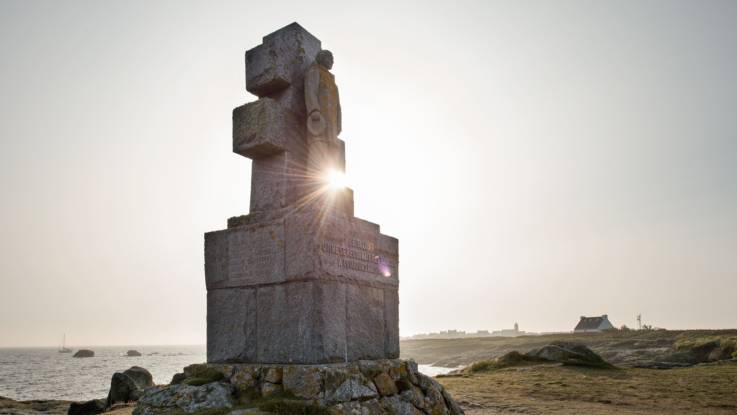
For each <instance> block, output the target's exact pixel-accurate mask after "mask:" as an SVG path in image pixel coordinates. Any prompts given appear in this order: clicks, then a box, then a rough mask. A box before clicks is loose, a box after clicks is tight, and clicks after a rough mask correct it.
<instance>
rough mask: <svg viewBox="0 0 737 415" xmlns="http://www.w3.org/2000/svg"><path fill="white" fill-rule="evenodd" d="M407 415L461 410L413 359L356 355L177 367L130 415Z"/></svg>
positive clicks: (151, 389) (454, 414)
mask: <svg viewBox="0 0 737 415" xmlns="http://www.w3.org/2000/svg"><path fill="white" fill-rule="evenodd" d="M215 410H216V411H217V413H219V414H220V413H222V414H228V413H230V414H234V415H235V414H253V415H256V414H331V415H343V414H346V415H347V414H361V415H372V414H390V415H394V414H402V415H404V414H407V415H422V414H427V415H439V414H446V415H456V414H463V410H462V409H461V408H460V407H459V406H458V404H456V402H455V401H454V400H453V398H451V396H450V394H448V392H446V391H445V389H444V388H443V386H442V385H440V384H439V383H438V382H437V381H435V380H434V379H433V378H431V377H428V376H426V375H423V374H422V373H419V371H418V370H417V364H416V363H415V362H414V361H411V360H409V361H407V360H401V359H386V360H361V361H358V362H353V363H336V364H325V365H287V364H273V365H266V364H221V363H203V364H195V365H190V366H187V367H186V368H184V373H180V374H177V375H175V376H174V379H173V380H172V384H171V385H161V386H154V387H152V388H148V389H146V391H145V393H144V396H143V397H142V398H141V399H140V400H139V401H138V406H137V407H136V409H135V410H134V412H133V414H134V415H157V414H171V413H182V412H184V413H196V412H201V411H215Z"/></svg>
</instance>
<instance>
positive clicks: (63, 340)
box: [59, 333, 72, 353]
mask: <svg viewBox="0 0 737 415" xmlns="http://www.w3.org/2000/svg"><path fill="white" fill-rule="evenodd" d="M66 343H67V334H66V333H64V337H62V338H61V348H60V349H59V353H71V352H72V349H67V344H66Z"/></svg>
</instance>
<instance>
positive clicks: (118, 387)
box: [0, 366, 154, 415]
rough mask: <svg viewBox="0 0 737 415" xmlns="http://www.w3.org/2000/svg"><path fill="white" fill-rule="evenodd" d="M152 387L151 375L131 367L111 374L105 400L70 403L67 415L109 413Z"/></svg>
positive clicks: (133, 400) (146, 371)
mask: <svg viewBox="0 0 737 415" xmlns="http://www.w3.org/2000/svg"><path fill="white" fill-rule="evenodd" d="M152 386H154V380H153V377H152V376H151V373H149V371H148V370H146V369H144V368H142V367H138V366H133V367H131V368H130V369H127V370H125V371H123V372H116V373H114V374H113V377H112V378H111V379H110V391H109V392H108V395H107V398H104V399H93V400H90V401H86V402H72V403H71V404H70V405H69V409H68V410H67V414H68V415H96V414H100V413H103V412H107V411H111V410H113V409H115V408H116V407H117V405H119V404H122V405H123V406H125V404H126V403H128V402H135V401H137V400H138V398H140V397H141V396H142V395H143V391H144V390H145V389H146V388H150V387H152ZM0 414H2V412H0Z"/></svg>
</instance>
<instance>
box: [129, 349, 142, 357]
mask: <svg viewBox="0 0 737 415" xmlns="http://www.w3.org/2000/svg"><path fill="white" fill-rule="evenodd" d="M125 355H126V356H128V357H138V356H141V352H139V351H138V350H128V351H127V352H126V353H125Z"/></svg>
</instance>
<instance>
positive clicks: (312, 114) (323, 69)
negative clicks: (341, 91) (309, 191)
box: [305, 50, 341, 174]
mask: <svg viewBox="0 0 737 415" xmlns="http://www.w3.org/2000/svg"><path fill="white" fill-rule="evenodd" d="M332 67H333V54H332V53H331V52H330V51H328V50H321V51H320V52H318V54H317V57H316V58H315V63H313V64H312V66H310V68H309V69H308V70H307V74H306V75H305V106H306V108H307V141H308V165H309V168H310V169H312V170H313V171H315V172H318V174H322V173H324V172H326V171H328V170H330V169H339V168H340V166H339V164H338V160H337V153H338V151H339V148H338V141H337V138H338V134H339V133H340V130H341V113H340V98H339V97H338V86H337V85H335V76H333V74H332V73H330V69H332Z"/></svg>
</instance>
